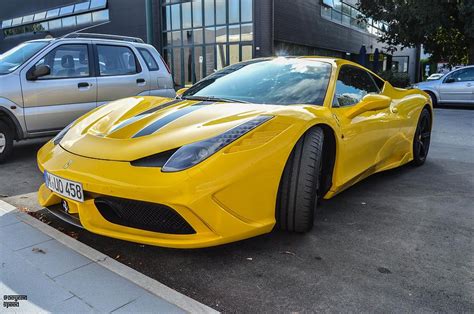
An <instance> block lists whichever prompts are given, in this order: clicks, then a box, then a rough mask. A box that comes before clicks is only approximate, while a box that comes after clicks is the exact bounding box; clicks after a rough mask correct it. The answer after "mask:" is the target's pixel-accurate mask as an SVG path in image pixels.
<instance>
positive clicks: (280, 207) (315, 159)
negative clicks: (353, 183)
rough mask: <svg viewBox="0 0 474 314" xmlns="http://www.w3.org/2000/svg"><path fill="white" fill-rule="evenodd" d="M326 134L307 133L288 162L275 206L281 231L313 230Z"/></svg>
mask: <svg viewBox="0 0 474 314" xmlns="http://www.w3.org/2000/svg"><path fill="white" fill-rule="evenodd" d="M323 143H324V133H323V130H322V129H321V128H319V127H314V128H312V129H310V130H308V131H307V132H306V133H305V134H304V135H303V137H302V138H301V139H300V140H299V141H298V142H297V143H296V145H295V147H294V148H293V151H292V152H291V155H290V157H289V158H288V161H287V162H286V165H285V169H284V171H283V176H282V178H281V181H280V187H279V191H278V197H277V204H276V215H275V216H276V217H275V218H276V222H277V227H278V228H279V229H281V230H286V231H292V232H308V231H310V230H311V229H312V227H313V222H314V213H315V210H316V206H317V203H318V197H319V195H318V189H319V186H320V174H321V167H322V160H323Z"/></svg>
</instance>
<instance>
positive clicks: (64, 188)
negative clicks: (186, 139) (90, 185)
mask: <svg viewBox="0 0 474 314" xmlns="http://www.w3.org/2000/svg"><path fill="white" fill-rule="evenodd" d="M44 182H45V183H46V187H48V189H50V190H51V191H53V192H55V193H57V194H59V195H61V196H64V197H67V198H69V199H72V200H75V201H79V202H84V191H83V190H82V184H80V183H77V182H74V181H69V180H66V179H63V178H60V177H58V176H55V175H52V174H51V173H48V172H47V171H45V172H44Z"/></svg>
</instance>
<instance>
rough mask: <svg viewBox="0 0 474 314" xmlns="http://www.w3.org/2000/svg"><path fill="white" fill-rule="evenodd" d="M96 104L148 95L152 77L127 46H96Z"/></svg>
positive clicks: (132, 50)
mask: <svg viewBox="0 0 474 314" xmlns="http://www.w3.org/2000/svg"><path fill="white" fill-rule="evenodd" d="M95 55H96V56H97V58H96V60H95V61H96V69H97V73H98V76H97V85H98V87H97V88H98V89H97V103H98V105H102V104H104V103H106V102H108V101H112V100H117V99H120V98H125V97H130V96H136V95H140V94H144V95H148V94H149V87H148V85H149V82H148V79H149V74H148V70H147V69H146V67H142V66H141V65H140V62H139V61H138V58H137V55H136V52H135V51H134V49H132V47H130V46H127V45H114V44H96V45H95Z"/></svg>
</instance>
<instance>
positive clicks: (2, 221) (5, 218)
mask: <svg viewBox="0 0 474 314" xmlns="http://www.w3.org/2000/svg"><path fill="white" fill-rule="evenodd" d="M19 222H20V220H18V218H17V217H16V215H15V214H14V213H4V212H2V211H0V228H1V227H5V226H8V225H11V224H14V223H19Z"/></svg>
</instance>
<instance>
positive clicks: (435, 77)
mask: <svg viewBox="0 0 474 314" xmlns="http://www.w3.org/2000/svg"><path fill="white" fill-rule="evenodd" d="M443 76H444V74H443V73H434V74H431V75H430V76H428V78H427V79H426V80H427V81H436V80H439V79H440V78H442V77H443Z"/></svg>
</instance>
